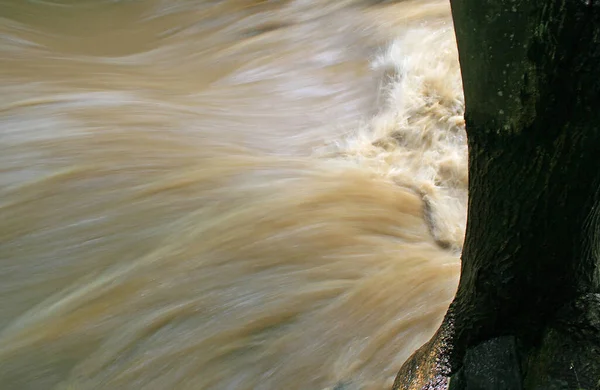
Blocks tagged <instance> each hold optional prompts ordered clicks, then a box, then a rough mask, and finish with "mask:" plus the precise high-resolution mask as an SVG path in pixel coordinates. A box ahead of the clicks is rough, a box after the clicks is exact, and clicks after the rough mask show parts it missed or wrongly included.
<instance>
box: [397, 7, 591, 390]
mask: <svg viewBox="0 0 600 390" xmlns="http://www.w3.org/2000/svg"><path fill="white" fill-rule="evenodd" d="M452 11H453V18H454V23H455V29H456V36H457V42H458V48H459V55H460V62H461V68H462V75H463V83H464V91H465V104H466V113H465V119H466V126H467V134H468V142H469V169H470V172H469V194H470V199H469V215H468V224H467V233H466V239H465V246H464V250H463V255H462V261H463V264H462V274H461V280H460V285H459V288H458V292H457V295H456V298H455V300H454V302H453V303H452V305H451V306H450V308H449V311H448V313H447V315H446V319H445V321H444V322H443V324H442V326H441V328H440V330H439V331H438V332H437V334H436V335H435V336H434V337H433V339H432V340H431V341H430V342H429V343H427V344H426V345H424V346H423V347H422V348H421V349H420V350H419V351H417V352H416V353H415V354H414V355H413V356H412V357H411V359H409V361H407V362H406V363H405V365H404V367H403V368H402V369H401V371H400V373H399V375H398V377H397V379H396V383H395V385H394V389H445V388H450V389H452V390H459V389H536V390H537V389H594V388H597V387H598V380H599V379H600V353H599V352H600V349H599V345H600V344H599V342H600V327H599V326H598V324H599V318H600V315H599V313H600V304H599V300H598V295H597V294H598V292H600V273H599V267H598V265H599V255H600V250H599V249H598V248H600V226H599V224H598V222H599V219H600V159H599V158H598V155H599V154H598V152H600V126H599V125H598V124H599V123H600V110H599V109H598V108H597V105H598V103H599V97H600V79H599V78H598V76H597V75H598V74H599V72H600V3H598V2H595V1H567V0H561V1H555V2H547V1H542V0H522V1H515V0H502V1H492V0H483V1H482V0H454V1H452Z"/></svg>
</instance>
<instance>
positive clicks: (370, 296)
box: [0, 0, 467, 390]
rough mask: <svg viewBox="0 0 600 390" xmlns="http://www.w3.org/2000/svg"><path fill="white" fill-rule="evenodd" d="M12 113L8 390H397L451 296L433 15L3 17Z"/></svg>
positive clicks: (2, 98) (456, 246)
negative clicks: (396, 380)
mask: <svg viewBox="0 0 600 390" xmlns="http://www.w3.org/2000/svg"><path fill="white" fill-rule="evenodd" d="M317 3H318V4H317ZM0 115H1V116H0V167H1V168H0V384H2V386H0V387H1V388H2V389H7V390H13V389H14V390H37V389H56V390H66V389H77V390H86V389H150V390H153V389H156V390H164V389H217V390H222V389H308V390H313V389H333V388H336V389H340V388H342V387H343V388H344V389H346V390H355V389H356V390H357V389H361V390H362V389H386V388H390V387H391V383H392V381H393V377H394V375H395V373H396V372H397V370H398V369H399V368H400V366H401V364H402V363H403V361H404V360H405V359H407V358H408V356H410V354H411V353H412V352H413V351H414V350H415V349H416V348H418V347H419V346H420V345H421V344H422V343H424V342H425V341H427V340H428V339H429V338H430V337H431V335H432V334H433V332H434V331H435V330H436V328H437V326H438V325H439V323H440V322H441V320H442V318H443V315H444V313H445V311H446V309H447V307H448V304H449V303H450V301H451V299H452V297H453V295H454V293H455V290H456V286H457V283H458V274H459V272H460V265H459V259H458V255H459V253H460V250H461V246H462V241H463V237H464V230H465V221H466V207H467V160H466V156H467V149H466V139H465V132H464V123H463V99H462V87H461V80H460V73H459V68H458V61H457V53H456V47H455V42H454V35H453V31H452V24H451V19H450V11H449V6H448V4H447V3H446V2H445V1H403V2H398V3H395V4H388V3H385V2H384V3H381V2H375V1H370V2H369V1H358V0H345V1H342V0H335V1H333V0H331V1H325V0H324V1H322V2H311V1H306V0H304V1H302V0H295V1H291V0H290V1H258V0H254V1H248V0H244V1H240V0H226V1H191V0H175V1H174V0H146V1H136V0H131V1H125V0H123V1H100V0H98V1H91V0H89V1H84V0H78V1H74V0H73V1H68V0H62V1H58V0H54V1H50V0H46V1H22V0H19V1H16V0H15V1H1V2H0ZM336 386H337V387H336Z"/></svg>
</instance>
